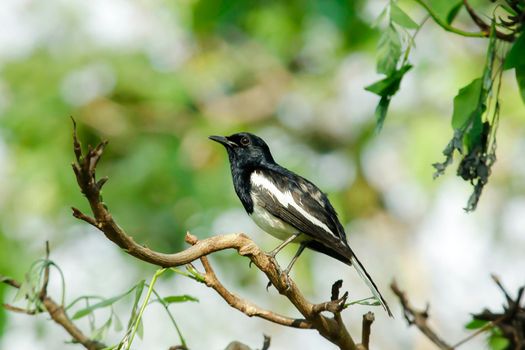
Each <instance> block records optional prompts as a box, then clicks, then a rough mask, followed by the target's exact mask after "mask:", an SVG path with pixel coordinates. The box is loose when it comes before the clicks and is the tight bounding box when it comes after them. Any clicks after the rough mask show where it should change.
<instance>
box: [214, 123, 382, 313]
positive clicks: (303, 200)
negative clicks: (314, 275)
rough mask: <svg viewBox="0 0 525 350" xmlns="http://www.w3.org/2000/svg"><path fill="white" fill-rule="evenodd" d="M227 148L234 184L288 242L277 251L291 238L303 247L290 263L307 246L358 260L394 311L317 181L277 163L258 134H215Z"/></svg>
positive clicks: (254, 214)
mask: <svg viewBox="0 0 525 350" xmlns="http://www.w3.org/2000/svg"><path fill="white" fill-rule="evenodd" d="M210 139H211V140H213V141H216V142H219V143H221V144H222V145H224V147H225V148H226V151H227V152H228V158H229V160H230V167H231V172H232V177H233V186H234V188H235V192H236V193H237V196H238V197H239V199H240V200H241V203H242V205H243V206H244V209H246V212H247V213H248V214H249V215H250V217H251V218H252V219H253V220H254V221H255V223H256V224H257V225H258V226H259V227H260V228H262V229H263V230H264V231H266V232H268V233H269V234H271V235H272V236H274V237H276V238H279V239H281V240H283V242H282V243H281V244H280V245H279V246H278V247H277V248H275V249H274V250H272V251H271V252H270V255H271V256H272V257H275V255H276V254H277V253H278V252H279V251H280V250H281V249H282V248H284V246H286V245H287V244H288V243H290V242H295V243H299V244H300V245H299V249H298V251H297V253H296V254H295V256H294V257H293V259H292V261H291V262H290V264H289V265H288V267H287V268H286V270H285V271H284V272H285V275H286V276H288V273H289V272H290V269H291V268H292V265H293V264H294V263H295V261H296V260H297V258H298V257H299V255H300V254H301V253H302V252H303V250H304V249H305V248H310V249H313V250H315V251H318V252H321V253H324V254H327V255H329V256H331V257H333V258H335V259H337V260H340V261H342V262H343V263H345V264H347V265H351V266H353V267H354V268H355V269H356V270H357V272H358V274H359V276H360V277H361V278H362V279H363V280H364V281H365V282H366V284H367V285H368V287H369V288H370V290H371V291H372V293H373V294H374V296H375V297H376V298H377V299H378V300H379V302H380V303H381V305H382V306H383V308H384V309H385V310H386V311H387V312H388V314H389V315H390V316H392V313H391V312H390V308H389V307H388V305H387V303H386V301H385V299H384V298H383V296H382V295H381V293H380V292H379V290H378V289H377V286H376V284H375V283H374V281H373V280H372V278H371V277H370V275H369V274H368V272H367V271H366V270H365V268H364V266H363V265H362V264H361V262H360V261H359V260H358V259H357V257H356V256H355V254H354V252H353V251H352V249H351V248H350V246H349V245H348V242H347V240H346V234H345V231H344V229H343V226H342V225H341V223H340V222H339V219H338V218H337V214H336V212H335V210H334V208H333V207H332V205H331V204H330V201H329V200H328V198H327V197H326V195H325V194H324V193H323V192H321V190H319V188H317V186H315V185H314V184H313V183H311V182H310V181H308V180H306V179H305V178H303V177H301V176H299V175H297V174H294V173H293V172H291V171H290V170H288V169H285V168H283V167H282V166H280V165H279V164H277V163H276V162H275V161H274V159H273V157H272V154H271V153H270V149H269V147H268V145H267V144H266V143H265V142H264V141H263V140H262V139H261V138H260V137H258V136H255V135H253V134H250V133H245V132H242V133H238V134H234V135H231V136H227V137H224V136H210Z"/></svg>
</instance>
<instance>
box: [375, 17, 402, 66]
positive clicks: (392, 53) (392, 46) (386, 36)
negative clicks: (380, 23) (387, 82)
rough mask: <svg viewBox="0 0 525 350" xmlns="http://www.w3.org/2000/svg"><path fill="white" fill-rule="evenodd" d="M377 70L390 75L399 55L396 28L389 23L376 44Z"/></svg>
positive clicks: (399, 47) (399, 49)
mask: <svg viewBox="0 0 525 350" xmlns="http://www.w3.org/2000/svg"><path fill="white" fill-rule="evenodd" d="M377 53H378V56H377V67H376V69H377V72H378V73H382V74H386V75H390V74H392V72H394V71H395V70H396V67H397V63H398V62H399V57H400V56H401V40H400V39H399V35H398V33H397V30H396V28H394V26H392V25H390V26H388V28H387V30H385V31H384V32H383V35H382V36H381V38H380V39H379V44H378V46H377Z"/></svg>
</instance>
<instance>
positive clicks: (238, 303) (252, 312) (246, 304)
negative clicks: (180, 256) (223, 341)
mask: <svg viewBox="0 0 525 350" xmlns="http://www.w3.org/2000/svg"><path fill="white" fill-rule="evenodd" d="M186 242H187V243H189V244H191V245H194V244H196V243H197V242H198V240H197V238H196V237H195V236H193V235H190V234H189V233H188V234H186ZM200 260H201V262H202V265H203V266H204V270H205V271H206V274H205V276H204V278H205V283H206V285H207V286H208V287H210V288H213V289H214V290H215V291H216V292H217V293H219V295H220V296H221V297H222V298H223V299H224V300H225V301H226V302H227V303H228V304H229V305H230V306H231V307H233V308H235V309H237V310H239V311H241V312H242V313H244V314H246V315H248V316H250V317H252V316H257V317H260V318H264V319H265V320H268V321H270V322H273V323H277V324H280V325H283V326H288V327H295V328H306V329H308V328H312V324H311V323H310V322H308V321H306V320H305V319H293V318H290V317H286V316H281V315H279V314H277V313H274V312H271V311H268V310H264V309H261V308H260V307H258V306H257V305H255V304H253V303H252V302H250V301H248V300H245V299H242V298H241V297H239V296H237V295H235V294H234V293H232V292H230V291H229V290H228V289H226V287H224V285H223V284H222V283H221V282H220V281H219V279H218V278H217V275H216V274H215V271H214V270H213V268H212V267H211V264H210V262H209V261H208V258H207V257H206V256H203V257H201V258H200Z"/></svg>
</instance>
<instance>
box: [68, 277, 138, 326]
mask: <svg viewBox="0 0 525 350" xmlns="http://www.w3.org/2000/svg"><path fill="white" fill-rule="evenodd" d="M137 286H138V285H135V286H133V287H132V288H131V289H130V290H128V291H127V292H125V293H122V294H120V295H117V296H115V297H112V298H109V299H105V300H102V301H100V302H98V303H96V304H93V305H91V306H88V307H86V308H84V309H81V310H78V311H77V312H76V313H75V314H74V315H73V317H72V318H71V319H73V320H76V319H79V318H82V317H84V316H86V315H89V314H90V313H92V312H93V311H95V310H96V309H100V308H103V307H108V306H110V305H112V304H114V303H115V302H117V301H119V300H120V299H122V298H124V297H125V296H127V295H128V294H130V293H131V292H132V291H133V290H134V289H135V288H137Z"/></svg>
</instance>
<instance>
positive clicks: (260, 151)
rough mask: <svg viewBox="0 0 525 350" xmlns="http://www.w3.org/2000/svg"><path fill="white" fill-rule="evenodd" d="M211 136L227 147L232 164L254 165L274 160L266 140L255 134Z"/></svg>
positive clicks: (240, 165)
mask: <svg viewBox="0 0 525 350" xmlns="http://www.w3.org/2000/svg"><path fill="white" fill-rule="evenodd" d="M209 138H210V140H213V141H215V142H218V143H220V144H222V145H223V146H224V147H225V148H226V151H227V152H228V157H229V159H230V163H231V165H232V166H238V167H253V166H258V165H261V164H264V163H273V162H274V160H273V157H272V154H271V153H270V148H269V147H268V145H267V144H266V142H264V140H263V139H261V138H260V137H258V136H256V135H254V134H250V133H247V132H240V133H237V134H233V135H230V136H210V137H209Z"/></svg>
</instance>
